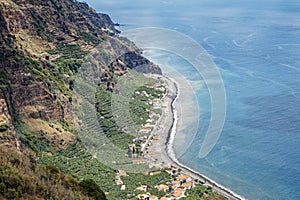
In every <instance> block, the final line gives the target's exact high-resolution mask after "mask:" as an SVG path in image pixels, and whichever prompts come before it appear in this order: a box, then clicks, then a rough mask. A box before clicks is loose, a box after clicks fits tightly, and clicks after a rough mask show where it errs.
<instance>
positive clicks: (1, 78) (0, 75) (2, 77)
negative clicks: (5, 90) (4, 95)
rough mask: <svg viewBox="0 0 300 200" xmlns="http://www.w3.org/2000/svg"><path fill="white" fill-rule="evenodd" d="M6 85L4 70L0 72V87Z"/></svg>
mask: <svg viewBox="0 0 300 200" xmlns="http://www.w3.org/2000/svg"><path fill="white" fill-rule="evenodd" d="M4 85H5V86H6V85H8V80H7V73H6V72H5V71H4V70H0V87H1V86H4Z"/></svg>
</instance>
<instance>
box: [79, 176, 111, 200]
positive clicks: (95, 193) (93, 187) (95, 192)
mask: <svg viewBox="0 0 300 200" xmlns="http://www.w3.org/2000/svg"><path fill="white" fill-rule="evenodd" d="M79 185H80V186H81V187H82V188H83V191H84V194H86V195H88V196H90V197H93V198H94V199H97V200H107V199H106V196H105V194H104V192H103V191H102V190H101V189H100V187H99V185H97V184H96V183H95V181H94V180H93V179H87V180H83V181H81V182H80V183H79Z"/></svg>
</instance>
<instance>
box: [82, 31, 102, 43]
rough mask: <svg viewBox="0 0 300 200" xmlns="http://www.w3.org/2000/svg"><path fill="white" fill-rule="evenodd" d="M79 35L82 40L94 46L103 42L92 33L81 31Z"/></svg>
mask: <svg viewBox="0 0 300 200" xmlns="http://www.w3.org/2000/svg"><path fill="white" fill-rule="evenodd" d="M79 34H80V36H81V39H83V40H84V41H86V42H89V43H92V44H94V45H97V44H99V43H100V41H101V40H100V39H99V38H98V37H96V36H95V35H93V34H92V33H88V32H82V31H79Z"/></svg>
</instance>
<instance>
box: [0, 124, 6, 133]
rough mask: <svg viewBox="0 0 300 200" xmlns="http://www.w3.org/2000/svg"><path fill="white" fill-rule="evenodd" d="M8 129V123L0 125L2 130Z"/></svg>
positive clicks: (0, 130)
mask: <svg viewBox="0 0 300 200" xmlns="http://www.w3.org/2000/svg"><path fill="white" fill-rule="evenodd" d="M7 129H8V125H7V124H1V125H0V132H5V131H7Z"/></svg>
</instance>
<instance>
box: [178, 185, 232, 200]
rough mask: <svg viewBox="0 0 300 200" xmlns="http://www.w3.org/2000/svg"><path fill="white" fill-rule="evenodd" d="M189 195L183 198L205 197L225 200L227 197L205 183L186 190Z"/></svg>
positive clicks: (200, 199) (184, 199)
mask: <svg viewBox="0 0 300 200" xmlns="http://www.w3.org/2000/svg"><path fill="white" fill-rule="evenodd" d="M186 195H187V197H184V198H182V199H183V200H205V199H217V200H225V199H226V198H225V197H223V196H221V195H219V194H217V193H216V192H213V191H212V188H211V187H206V186H203V185H197V186H196V187H194V188H192V189H190V190H187V191H186Z"/></svg>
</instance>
